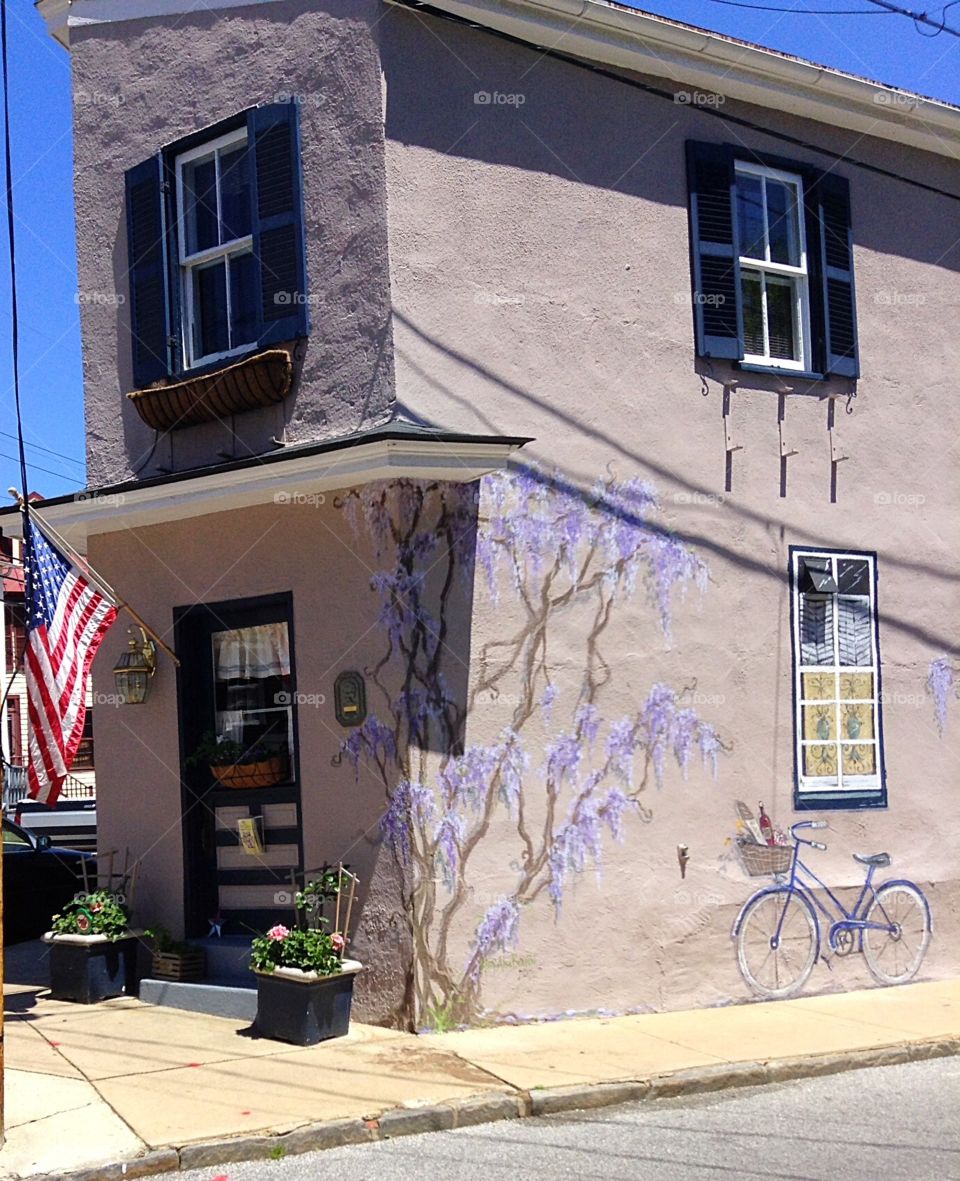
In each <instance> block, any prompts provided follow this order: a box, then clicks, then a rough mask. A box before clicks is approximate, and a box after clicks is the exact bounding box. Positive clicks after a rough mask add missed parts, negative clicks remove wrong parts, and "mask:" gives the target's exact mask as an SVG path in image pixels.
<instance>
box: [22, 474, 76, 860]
mask: <svg viewBox="0 0 960 1181" xmlns="http://www.w3.org/2000/svg"><path fill="white" fill-rule="evenodd" d="M31 499H36V500H38V501H39V500H40V499H41V498H40V497H31ZM22 548H23V543H22V541H21V540H20V538H16V537H2V538H0V571H2V577H3V604H2V609H3V636H4V649H3V665H2V688H0V699H2V701H3V706H2V710H0V734H2V742H3V807H4V812H5V813H6V814H7V815H8V816H11V817H12V818H13V819H14V820H16V821H17V822H18V823H20V824H23V825H24V827H26V828H29V829H31V830H33V831H34V832H37V833H44V834H46V835H47V836H49V837H50V838H51V840H52V841H53V842H54V844H58V845H67V846H69V847H71V848H79V849H92V848H95V847H96V842H97V803H96V799H97V786H96V775H95V770H94V754H93V713H94V710H93V705H94V703H93V692H92V689H89V688H88V691H87V713H86V717H85V719H84V732H83V739H82V740H81V743H80V747H79V749H78V750H77V754H76V757H75V759H74V762H73V766H72V767H71V770H70V774H69V775H68V776H67V779H66V781H65V783H64V785H63V789H62V792H61V796H60V799H59V801H58V802H57V805H56V807H55V808H52V809H51V808H48V807H46V806H44V805H42V804H38V803H35V802H34V801H32V800H30V799H29V798H28V795H27V791H28V786H27V762H28V757H29V741H30V738H29V729H28V723H27V686H26V679H25V677H24V668H23V657H24V647H25V644H26V613H25V609H24V598H23V591H24V588H23V553H22ZM8 686H9V692H8V691H7V690H8Z"/></svg>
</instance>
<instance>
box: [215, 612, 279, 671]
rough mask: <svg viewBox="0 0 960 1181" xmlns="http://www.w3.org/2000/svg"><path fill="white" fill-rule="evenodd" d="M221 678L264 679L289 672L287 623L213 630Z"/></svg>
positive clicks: (216, 659)
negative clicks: (230, 629)
mask: <svg viewBox="0 0 960 1181" xmlns="http://www.w3.org/2000/svg"><path fill="white" fill-rule="evenodd" d="M213 665H214V670H215V672H216V676H217V680H218V681H233V680H262V679H263V678H264V677H285V676H289V674H290V640H289V636H288V634H287V625H286V624H285V623H261V624H258V625H257V626H256V627H242V628H238V629H237V630H236V631H224V632H214V633H213Z"/></svg>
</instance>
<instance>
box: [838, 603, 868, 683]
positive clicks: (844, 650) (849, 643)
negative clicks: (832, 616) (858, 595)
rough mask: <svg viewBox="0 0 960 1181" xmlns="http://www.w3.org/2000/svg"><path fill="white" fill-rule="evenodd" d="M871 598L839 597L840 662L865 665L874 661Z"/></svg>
mask: <svg viewBox="0 0 960 1181" xmlns="http://www.w3.org/2000/svg"><path fill="white" fill-rule="evenodd" d="M870 640H871V636H870V601H869V599H848V598H843V597H840V598H838V599H837V642H838V644H839V648H840V654H839V660H838V663H839V664H842V665H846V666H848V667H849V666H850V665H853V666H854V667H857V666H860V667H862V666H864V665H867V666H869V665H871V664H872V663H873V648H872V645H871V643H870Z"/></svg>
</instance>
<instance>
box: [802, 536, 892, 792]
mask: <svg viewBox="0 0 960 1181" xmlns="http://www.w3.org/2000/svg"><path fill="white" fill-rule="evenodd" d="M791 574H792V579H791V582H792V588H793V589H792V593H793V613H792V614H793V629H794V634H793V653H794V694H795V696H794V700H795V702H796V709H795V715H796V758H797V803H798V804H800V803H802V801H803V799H804V797H808V798H809V797H813V796H816V797H817V798H818V799H819V800H821V801H822V800H824V799H825V798H832V799H834V800H835V801H836V803H835V806H839V807H844V806H856V805H855V804H853V803H852V802H850V799H851V797H854V796H859V797H861V799H860V800H859V802H860V803H864V804H869V803H873V804H876V803H878V802H882V801H881V800H880V797H881V795H882V793H883V752H882V749H881V733H882V730H881V720H880V661H879V654H878V648H877V626H876V590H875V588H876V559H875V557H874V556H873V555H872V554H862V553H860V554H858V553H835V552H824V551H818V550H805V549H794V550H793V551H792V553H791ZM871 797H872V798H871ZM845 800H847V801H848V803H847V804H845V803H844V801H845Z"/></svg>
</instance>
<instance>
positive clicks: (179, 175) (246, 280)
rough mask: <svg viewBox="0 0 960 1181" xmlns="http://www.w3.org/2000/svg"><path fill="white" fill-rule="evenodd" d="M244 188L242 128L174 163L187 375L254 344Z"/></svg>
mask: <svg viewBox="0 0 960 1181" xmlns="http://www.w3.org/2000/svg"><path fill="white" fill-rule="evenodd" d="M250 183H251V179H250V158H249V153H248V151H247V132H246V129H245V128H242V129H240V130H238V131H235V132H231V133H230V134H228V135H223V136H220V137H219V138H217V139H214V140H211V141H210V142H208V143H205V144H201V145H200V146H199V147H196V148H193V149H191V150H190V151H188V152H183V153H182V154H180V155H179V156H177V158H176V185H177V194H176V196H177V226H178V233H177V240H178V250H179V266H180V300H181V307H182V309H183V367H184V368H185V369H192V368H195V367H196V366H198V365H205V364H208V363H212V362H215V361H219V360H222V359H223V358H225V357H230V356H232V355H234V354H236V353H240V352H243V351H244V350H246V349H249V348H250V347H251V346H252V345H253V344H255V343H256V340H257V315H258V309H257V303H256V276H255V271H254V255H253V234H252V225H251V218H252V211H251V194H250Z"/></svg>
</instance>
